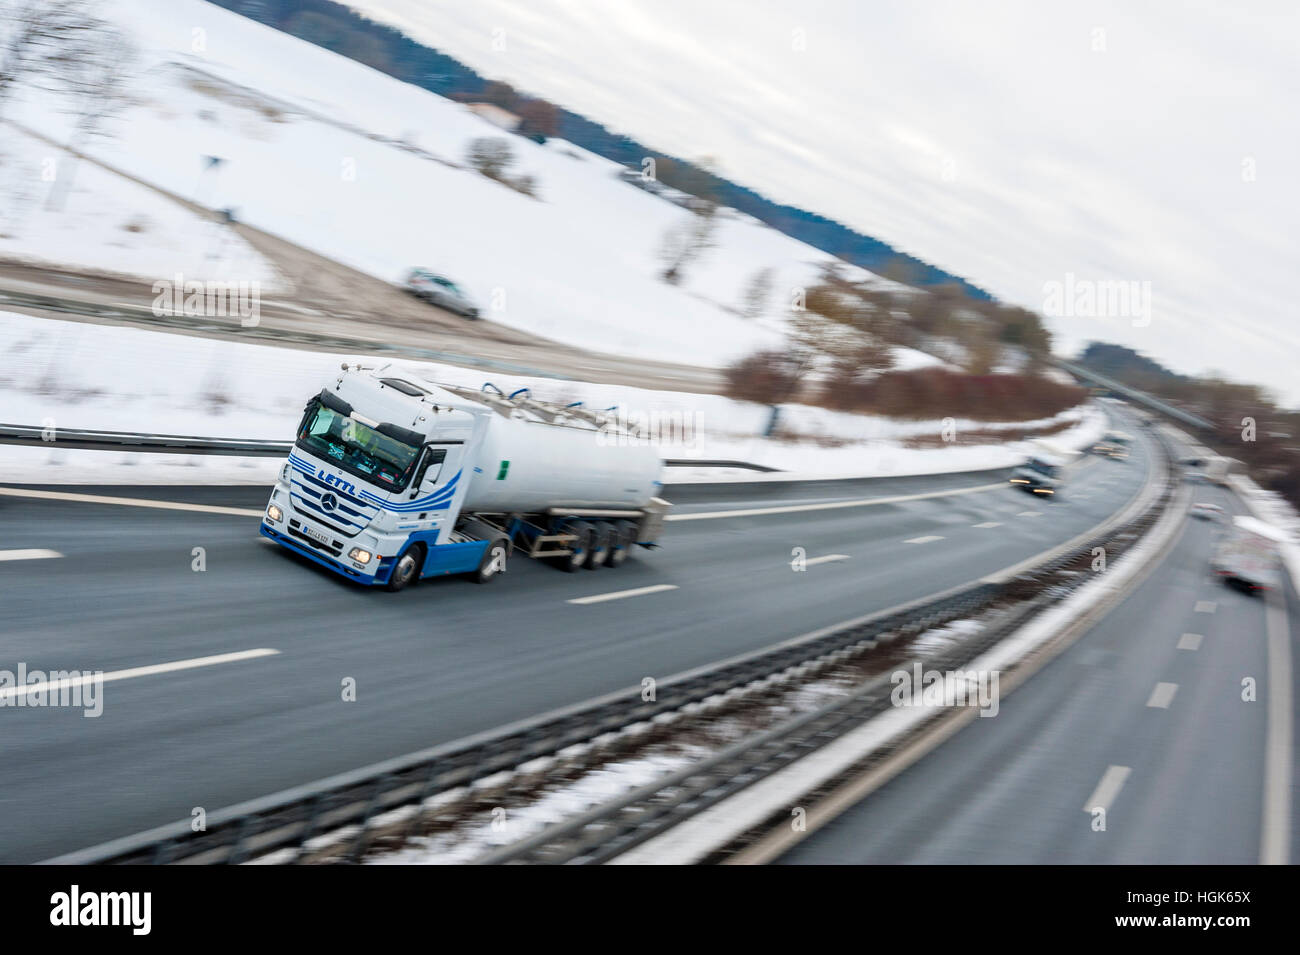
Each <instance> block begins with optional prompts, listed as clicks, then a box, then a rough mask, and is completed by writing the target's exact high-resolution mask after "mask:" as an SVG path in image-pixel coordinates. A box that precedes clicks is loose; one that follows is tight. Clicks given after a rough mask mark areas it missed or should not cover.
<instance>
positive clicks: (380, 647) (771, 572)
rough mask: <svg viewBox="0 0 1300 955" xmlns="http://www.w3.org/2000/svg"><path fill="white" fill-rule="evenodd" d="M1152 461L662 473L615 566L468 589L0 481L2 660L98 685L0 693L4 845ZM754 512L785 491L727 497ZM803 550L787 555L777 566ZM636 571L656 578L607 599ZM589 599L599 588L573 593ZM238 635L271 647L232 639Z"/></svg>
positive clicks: (341, 753)
mask: <svg viewBox="0 0 1300 955" xmlns="http://www.w3.org/2000/svg"><path fill="white" fill-rule="evenodd" d="M1149 461H1150V450H1149V448H1148V447H1147V446H1146V439H1145V437H1144V436H1143V437H1141V438H1140V440H1139V443H1138V446H1137V447H1136V448H1135V450H1134V454H1133V456H1132V458H1131V459H1130V460H1129V461H1127V462H1117V461H1110V460H1100V459H1090V460H1089V461H1087V462H1086V463H1085V464H1083V465H1082V466H1081V467H1080V468H1078V469H1077V473H1076V474H1075V475H1074V476H1073V477H1072V479H1071V484H1070V486H1069V488H1068V491H1069V494H1068V497H1066V498H1065V499H1064V500H1062V501H1060V502H1048V501H1043V500H1041V499H1037V498H1034V497H1032V496H1031V495H1028V494H1026V493H1024V492H1023V491H1020V490H1017V489H1014V488H1012V487H1010V486H1008V485H1006V484H1005V483H1004V482H1005V475H1004V474H1001V473H996V472H995V473H992V474H989V473H985V474H964V475H949V476H942V475H941V476H933V477H927V478H894V479H880V480H874V481H866V482H819V483H808V484H777V483H766V482H765V483H762V484H757V485H720V486H719V485H715V486H709V487H699V486H691V487H669V488H667V489H666V493H665V496H666V497H668V498H669V499H670V500H674V501H675V502H676V504H677V505H678V506H677V507H676V509H675V516H676V517H679V518H683V517H685V518H693V519H686V520H676V521H674V522H673V523H671V524H669V525H668V530H667V532H666V533H665V535H664V545H663V546H662V547H661V548H659V549H658V550H656V551H653V552H646V551H639V552H638V553H637V555H636V556H634V557H633V558H632V559H631V560H630V561H629V562H628V563H627V564H626V565H624V566H623V567H621V568H618V569H601V570H598V571H594V572H592V571H582V572H580V573H578V574H574V575H570V574H565V573H563V572H561V571H559V570H557V569H555V568H553V567H550V566H545V565H541V564H538V563H534V562H531V561H528V560H526V559H515V560H513V561H512V562H511V565H510V569H509V572H508V573H507V574H506V575H505V576H504V577H503V578H501V579H499V580H497V581H495V582H493V583H492V584H490V585H488V586H486V587H484V586H479V585H476V584H474V583H472V582H469V581H468V580H463V579H444V580H441V581H436V582H422V583H420V584H418V585H416V586H414V587H412V588H410V589H409V590H407V591H405V592H403V593H400V594H390V593H388V592H385V591H371V590H366V589H363V588H359V587H357V586H355V585H353V584H351V583H349V582H347V581H345V580H342V579H340V578H338V577H336V576H334V575H332V574H329V573H328V572H326V571H324V570H322V569H320V568H318V567H316V566H315V565H312V564H310V563H309V562H306V561H304V560H301V559H298V558H296V557H294V556H293V555H290V554H288V553H286V552H284V551H282V550H281V549H279V548H277V547H275V546H273V545H270V544H269V543H267V542H265V541H264V540H263V539H261V538H260V537H258V535H257V526H258V517H257V516H256V515H257V514H259V513H260V511H261V508H262V507H263V505H264V503H265V500H266V496H267V489H262V488H176V487H170V488H51V489H46V490H50V491H55V492H59V493H70V494H73V495H78V494H81V495H89V496H93V497H98V498H116V499H119V501H118V502H115V503H105V502H103V501H96V500H84V499H64V498H39V497H30V496H25V495H27V493H28V492H27V491H24V490H22V489H9V491H10V493H3V490H4V489H0V607H3V614H2V616H0V670H4V669H8V670H15V671H16V670H17V668H18V666H19V665H20V664H25V665H26V667H27V669H28V670H29V671H30V670H37V669H39V670H45V671H49V670H55V669H59V670H78V671H93V670H102V671H104V672H105V673H106V676H107V679H108V680H109V682H106V683H105V684H104V688H103V699H102V706H103V709H102V714H101V715H100V716H98V717H94V718H87V717H85V716H83V713H82V710H78V709H74V708H66V707H46V708H31V707H14V706H3V707H0V721H3V727H4V732H3V733H0V759H3V761H4V764H5V765H6V766H7V767H8V768H9V773H8V776H7V779H6V784H5V786H4V787H2V788H0V862H31V861H36V860H40V859H44V858H49V857H52V856H55V855H58V854H61V853H64V852H69V851H72V850H75V849H79V848H84V847H87V846H90V845H95V844H98V843H100V842H104V841H107V840H109V839H113V838H117V837H120V836H125V835H129V834H131V833H134V832H138V831H141V830H144V829H148V828H151V827H153V826H157V825H161V824H163V823H168V822H173V821H176V820H179V819H188V818H189V817H190V815H191V812H192V810H193V809H195V808H196V807H203V808H204V809H206V810H207V811H209V812H211V811H214V810H216V809H218V808H220V807H223V806H227V805H231V804H233V803H237V802H240V801H243V800H246V799H251V798H254V797H257V796H261V795H265V794H268V793H272V792H275V791H278V790H281V789H284V788H286V787H289V786H295V785H300V784H303V783H307V782H310V781H313V780H315V779H319V778H323V777H325V776H328V775H331V774H333V773H338V772H343V771H345V770H350V769H355V768H357V767H360V766H363V765H367V764H369V763H372V762H375V761H377V760H380V759H384V758H388V757H392V756H397V755H400V754H403V753H407V752H411V751H414V750H418V749H421V748H423V747H427V746H430V745H434V744H436V743H439V742H443V741H449V740H454V739H457V738H460V737H463V736H466V735H469V734H473V733H478V732H482V731H486V730H490V729H492V728H494V727H497V726H501V725H503V724H506V723H509V722H511V721H514V720H519V719H523V718H527V717H530V716H533V715H536V714H539V713H542V712H546V711H549V710H551V709H554V708H557V707H561V706H567V705H570V704H574V703H578V702H581V701H583V700H586V699H589V698H591V697H594V696H598V695H601V694H604V693H608V692H611V691H614V690H619V689H623V688H627V687H632V686H636V685H637V684H639V683H640V682H641V680H642V679H643V678H644V677H647V676H649V677H655V678H658V679H662V678H665V677H668V676H670V675H672V674H674V673H677V672H680V671H683V670H686V669H689V668H692V667H697V666H701V665H704V664H708V663H712V662H715V661H718V660H720V659H723V658H726V657H728V656H732V655H735V654H738V653H743V652H746V651H751V650H755V649H759V648H762V647H764V646H768V645H770V644H773V643H776V642H778V641H781V640H784V639H787V638H789V637H792V636H796V635H798V634H801V633H805V632H808V631H811V630H815V629H817V628H820V627H824V626H828V625H831V624H834V623H837V622H840V621H843V620H847V619H850V618H853V617H856V616H859V615H861V614H864V613H868V612H871V611H873V610H877V609H884V608H887V607H890V606H894V605H896V604H898V603H901V602H904V601H907V600H910V599H913V598H917V597H922V596H925V595H928V594H932V593H936V592H938V591H941V590H943V589H946V588H948V587H951V586H955V585H958V584H961V583H965V582H967V581H970V580H973V579H977V578H979V577H981V576H983V575H985V574H988V573H991V572H993V571H996V570H999V569H1002V568H1004V567H1007V566H1009V565H1012V564H1014V563H1016V562H1018V561H1021V560H1023V559H1025V558H1027V557H1030V556H1032V555H1034V554H1036V553H1039V552H1041V551H1043V550H1045V549H1047V548H1049V547H1051V546H1053V545H1055V544H1057V543H1060V542H1062V541H1064V540H1067V539H1069V538H1071V537H1073V536H1075V535H1077V534H1079V533H1081V532H1083V531H1085V530H1087V529H1089V528H1091V527H1093V526H1095V525H1096V524H1098V523H1099V522H1101V521H1102V520H1103V519H1105V518H1106V517H1107V516H1108V515H1110V514H1112V513H1114V512H1116V511H1118V510H1120V509H1122V508H1123V507H1124V506H1125V505H1126V504H1127V503H1128V501H1129V500H1131V499H1132V497H1133V496H1134V495H1135V493H1136V492H1137V491H1138V489H1139V488H1140V486H1141V485H1142V483H1143V481H1144V479H1145V475H1146V472H1147V469H1148V466H1149ZM990 484H991V485H993V486H992V487H986V485H990ZM953 492H957V493H953ZM934 495H941V496H934ZM877 498H879V499H884V502H882V503H872V504H868V505H865V506H852V507H835V508H826V507H822V506H820V505H826V504H836V503H844V502H857V501H861V500H863V499H877ZM121 499H125V500H133V501H134V502H135V503H137V504H140V503H145V504H146V505H148V506H129V505H126V504H123V503H121V502H120V500H121ZM157 502H162V503H169V504H172V505H174V506H173V507H171V508H163V507H158V506H155V504H156V503H157ZM770 508H779V509H782V510H780V511H779V512H777V513H759V514H742V515H737V516H727V514H726V512H727V511H729V510H734V509H740V510H743V511H753V510H760V511H768V509H770ZM793 508H798V509H797V510H792V509H793ZM223 509H227V510H223ZM229 509H233V510H229ZM245 512H247V513H245ZM196 548H201V549H202V550H201V551H198V552H196ZM796 549H801V552H802V555H803V556H804V557H806V558H807V565H806V570H803V571H795V570H794V569H792V566H791V562H792V559H793V558H794V557H796V556H798V555H799V553H800V551H797V550H796ZM196 554H201V556H202V561H203V564H202V566H203V569H201V570H197V569H195V567H196V560H197V559H198V558H197V557H196ZM6 555H8V556H6ZM55 555H57V556H55ZM648 587H658V588H661V589H658V590H655V591H654V592H645V593H637V594H635V595H629V596H618V594H619V593H620V592H622V591H624V590H637V591H639V590H640V589H641V588H648ZM669 588H671V589H669ZM610 595H614V596H610ZM592 596H606V597H609V599H604V600H601V601H598V602H589V603H571V602H570V601H573V600H575V599H582V598H587V597H592ZM1225 619H1226V618H1225ZM254 650H266V651H275V652H274V653H263V654H258V655H252V656H246V657H239V658H234V659H231V658H229V657H225V656H224V655H227V654H239V653H243V652H245V651H254ZM214 657H215V658H217V659H215V660H214V659H211V658H214ZM345 681H355V687H356V699H355V701H353V702H348V701H345V700H344V698H343V697H344V683H345ZM0 692H2V690H0ZM1180 702H1181V701H1180ZM995 722H998V723H999V724H1000V723H1001V721H1000V720H999V721H995ZM1088 771H1089V772H1090V771H1091V769H1089V770H1088ZM1081 799H1082V796H1081V797H1080V800H1081Z"/></svg>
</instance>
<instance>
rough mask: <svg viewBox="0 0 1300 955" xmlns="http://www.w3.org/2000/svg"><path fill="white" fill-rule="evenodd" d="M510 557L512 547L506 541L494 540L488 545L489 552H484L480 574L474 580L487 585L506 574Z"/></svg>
mask: <svg viewBox="0 0 1300 955" xmlns="http://www.w3.org/2000/svg"><path fill="white" fill-rule="evenodd" d="M509 556H510V546H509V545H508V544H507V543H506V542H505V541H504V540H494V541H492V543H490V544H488V546H487V550H485V551H483V559H482V560H481V561H479V565H478V573H477V574H476V575H475V577H474V580H475V582H476V583H480V584H486V583H488V582H489V581H492V580H494V579H495V578H496V577H497V575H498V574H504V573H505V572H506V559H507V558H508V557H509Z"/></svg>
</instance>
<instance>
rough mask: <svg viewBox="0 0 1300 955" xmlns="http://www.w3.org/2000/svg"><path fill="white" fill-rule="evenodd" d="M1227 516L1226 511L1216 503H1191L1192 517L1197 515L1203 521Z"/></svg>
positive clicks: (1216, 519)
mask: <svg viewBox="0 0 1300 955" xmlns="http://www.w3.org/2000/svg"><path fill="white" fill-rule="evenodd" d="M1227 516H1228V512H1227V511H1225V510H1224V509H1223V508H1221V507H1219V505H1217V504H1206V503H1204V502H1198V503H1196V504H1193V505H1192V517H1199V518H1200V519H1201V520H1203V521H1218V520H1222V519H1223V518H1225V517H1227Z"/></svg>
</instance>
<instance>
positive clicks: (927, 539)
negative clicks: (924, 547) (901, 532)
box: [903, 534, 943, 544]
mask: <svg viewBox="0 0 1300 955" xmlns="http://www.w3.org/2000/svg"><path fill="white" fill-rule="evenodd" d="M941 540H943V538H942V537H940V536H938V535H937V534H930V535H928V536H926V537H913V538H911V539H910V540H905V541H903V543H904V544H929V543H932V542H933V541H941Z"/></svg>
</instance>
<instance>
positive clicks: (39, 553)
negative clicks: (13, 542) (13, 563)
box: [0, 547, 63, 560]
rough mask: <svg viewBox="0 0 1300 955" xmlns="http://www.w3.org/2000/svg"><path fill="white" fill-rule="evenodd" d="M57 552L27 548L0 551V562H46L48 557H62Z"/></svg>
mask: <svg viewBox="0 0 1300 955" xmlns="http://www.w3.org/2000/svg"><path fill="white" fill-rule="evenodd" d="M62 556H63V555H62V554H60V553H59V552H58V551H57V550H45V549H43V548H40V547H29V548H27V549H26V550H0V560H47V559H48V558H50V557H62Z"/></svg>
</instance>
